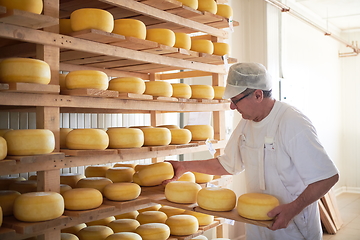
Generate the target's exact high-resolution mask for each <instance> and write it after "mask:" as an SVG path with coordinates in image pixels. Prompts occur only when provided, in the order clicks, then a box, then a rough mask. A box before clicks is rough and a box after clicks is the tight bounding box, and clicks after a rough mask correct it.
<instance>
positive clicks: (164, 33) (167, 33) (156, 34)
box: [146, 28, 175, 47]
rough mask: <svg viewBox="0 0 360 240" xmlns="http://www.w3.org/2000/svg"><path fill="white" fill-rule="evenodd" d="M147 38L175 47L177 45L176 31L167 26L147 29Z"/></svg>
mask: <svg viewBox="0 0 360 240" xmlns="http://www.w3.org/2000/svg"><path fill="white" fill-rule="evenodd" d="M146 40H149V41H153V42H157V43H160V44H163V45H166V46H169V47H173V46H174V45H175V33H174V32H173V31H172V30H170V29H165V28H153V29H147V31H146Z"/></svg>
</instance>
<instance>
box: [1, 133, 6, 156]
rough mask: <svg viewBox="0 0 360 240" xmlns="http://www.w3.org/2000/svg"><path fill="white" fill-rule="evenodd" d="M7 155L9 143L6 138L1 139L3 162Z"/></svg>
mask: <svg viewBox="0 0 360 240" xmlns="http://www.w3.org/2000/svg"><path fill="white" fill-rule="evenodd" d="M6 155H7V143H6V140H5V138H3V137H0V160H3V159H4V158H5V157H6Z"/></svg>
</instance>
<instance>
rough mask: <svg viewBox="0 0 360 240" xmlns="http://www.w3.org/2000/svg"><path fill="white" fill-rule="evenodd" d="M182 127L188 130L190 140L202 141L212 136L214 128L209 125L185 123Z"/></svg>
mask: <svg viewBox="0 0 360 240" xmlns="http://www.w3.org/2000/svg"><path fill="white" fill-rule="evenodd" d="M184 128H185V129H189V130H190V132H191V136H192V138H191V140H192V141H204V140H207V139H213V138H214V129H213V127H212V126H210V125H186V126H185V127H184Z"/></svg>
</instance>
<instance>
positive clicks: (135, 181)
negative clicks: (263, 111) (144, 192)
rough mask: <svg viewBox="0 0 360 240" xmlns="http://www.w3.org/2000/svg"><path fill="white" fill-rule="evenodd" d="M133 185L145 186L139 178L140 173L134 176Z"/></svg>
mask: <svg viewBox="0 0 360 240" xmlns="http://www.w3.org/2000/svg"><path fill="white" fill-rule="evenodd" d="M133 183H136V184H138V185H140V186H143V184H142V183H141V181H140V178H139V172H135V173H134V175H133Z"/></svg>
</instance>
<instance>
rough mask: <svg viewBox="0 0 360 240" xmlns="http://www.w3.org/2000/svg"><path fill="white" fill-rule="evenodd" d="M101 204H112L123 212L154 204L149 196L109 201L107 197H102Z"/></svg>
mask: <svg viewBox="0 0 360 240" xmlns="http://www.w3.org/2000/svg"><path fill="white" fill-rule="evenodd" d="M103 204H104V205H108V206H114V207H115V208H116V209H119V210H123V211H124V212H130V211H135V210H139V209H142V208H146V207H150V206H153V205H154V203H153V202H151V200H150V199H149V198H146V197H142V196H139V197H138V198H136V199H133V200H129V201H111V200H109V199H104V202H103Z"/></svg>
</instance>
